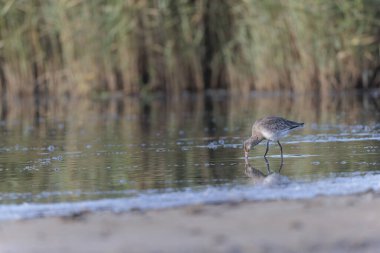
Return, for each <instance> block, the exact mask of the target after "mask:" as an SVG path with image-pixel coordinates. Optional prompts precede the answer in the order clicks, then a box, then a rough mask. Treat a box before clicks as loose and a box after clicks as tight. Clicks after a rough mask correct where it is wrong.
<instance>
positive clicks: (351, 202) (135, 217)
mask: <svg viewBox="0 0 380 253" xmlns="http://www.w3.org/2000/svg"><path fill="white" fill-rule="evenodd" d="M0 252H1V253H16V252H17V253H20V252H36V253H37V252H38V253H43V252H49V253H51V252H64V253H69V252H91V253H95V252H152V253H153V252H157V253H158V252H231V253H238V252H268V253H269V252H380V195H379V194H378V193H373V192H368V193H365V194H360V195H355V196H341V197H318V198H315V199H311V200H297V201H266V202H242V203H223V204H220V205H198V206H188V207H182V208H173V209H165V210H152V211H147V212H141V211H138V210H137V211H133V212H127V213H122V214H113V213H84V214H77V215H74V216H71V217H63V218H62V217H58V218H57V217H56V218H39V219H32V220H23V221H5V222H1V223H0Z"/></svg>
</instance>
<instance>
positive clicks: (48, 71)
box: [0, 0, 380, 96]
mask: <svg viewBox="0 0 380 253" xmlns="http://www.w3.org/2000/svg"><path fill="white" fill-rule="evenodd" d="M379 13H380V5H379V4H377V1H373V0H356V1H328V0H317V1H315V0H306V1H298V0H282V1H274V0H269V1H258V0H238V1H228V0H222V1H212V0H198V1H191V0H161V1H148V0H142V1H137V0H135V1H133V0H130V1H123V0H112V1H101V0H96V1H95V0H94V1H83V0H61V1H50V0H47V1H42V0H29V1H20V0H0V88H1V92H2V93H5V92H7V93H9V94H13V95H23V94H34V95H43V94H47V95H57V96H61V95H75V96H81V95H85V96H88V95H99V94H102V93H104V92H114V91H121V92H124V93H127V94H136V93H146V92H153V91H157V90H160V91H163V92H167V93H174V94H177V93H180V92H182V91H185V90H190V91H202V90H205V89H227V90H230V91H232V92H238V93H246V92H249V91H250V90H253V89H256V90H270V91H273V90H279V89H281V90H293V91H296V92H304V91H310V90H317V91H326V90H330V89H347V88H355V87H364V88H370V87H379V84H380V80H379V79H380V73H379V72H380V60H379V59H380V57H379V49H380V48H379V37H380V36H379V34H380V32H379V31H380V30H379V23H380V14H379Z"/></svg>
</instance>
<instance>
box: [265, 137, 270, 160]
mask: <svg viewBox="0 0 380 253" xmlns="http://www.w3.org/2000/svg"><path fill="white" fill-rule="evenodd" d="M268 150H269V140H268V142H267V150H265V154H264V157H267V154H268Z"/></svg>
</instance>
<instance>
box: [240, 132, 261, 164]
mask: <svg viewBox="0 0 380 253" xmlns="http://www.w3.org/2000/svg"><path fill="white" fill-rule="evenodd" d="M262 140H263V138H262V137H259V136H256V135H253V136H251V137H250V138H248V139H247V140H245V141H244V143H243V148H244V157H245V159H246V160H247V159H248V152H249V151H250V150H251V149H253V147H254V146H256V145H257V144H259V143H260V142H261V141H262Z"/></svg>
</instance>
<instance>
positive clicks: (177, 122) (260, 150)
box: [0, 91, 380, 219]
mask: <svg viewBox="0 0 380 253" xmlns="http://www.w3.org/2000/svg"><path fill="white" fill-rule="evenodd" d="M379 97H380V93H379V92H378V91H372V92H368V93H343V94H335V95H329V96H324V97H319V96H313V95H309V96H294V95H291V94H271V93H262V94H252V96H247V97H237V96H228V95H226V94H210V95H207V96H195V95H184V96H183V97H180V98H170V99H169V98H166V99H165V98H162V97H151V98H144V99H139V98H111V99H106V100H100V101H91V100H84V99H82V100H69V101H56V100H48V101H43V103H40V104H39V105H38V106H36V105H35V104H34V101H33V100H25V99H23V100H14V101H13V100H12V101H6V102H4V101H3V103H2V104H1V105H0V106H1V107H0V109H1V110H0V111H1V116H0V140H1V142H0V219H15V218H27V217H37V216H46V215H47V216H49V215H68V214H71V213H74V212H80V211H83V210H94V211H96V210H112V211H125V210H131V209H136V208H139V209H146V208H148V209H149V208H162V207H172V206H179V205H186V204H192V203H209V202H220V201H226V200H233V201H238V200H242V199H249V200H266V199H294V198H311V197H314V196H317V195H321V194H324V195H336V194H349V193H356V192H363V191H367V190H370V189H372V190H378V189H379V188H380V183H379V182H380V108H379V107H380V103H379V102H378V101H379ZM265 115H281V116H283V117H285V118H288V119H291V120H295V121H300V122H305V127H304V129H302V130H297V131H295V132H293V133H292V134H291V135H289V136H288V137H287V138H285V139H284V140H283V141H282V144H283V148H284V161H285V163H284V165H283V167H282V168H281V170H280V155H279V154H280V153H279V152H280V150H279V148H278V146H277V145H275V144H272V145H271V146H270V150H269V155H268V162H269V165H267V163H266V161H265V160H264V159H263V157H262V155H263V154H264V152H265V147H266V143H265V142H262V143H261V144H260V145H258V146H257V147H256V148H255V149H254V150H252V151H251V152H250V159H249V165H248V166H246V165H245V162H244V158H243V151H242V145H241V143H242V142H243V141H244V140H245V139H246V138H247V137H248V136H249V134H250V128H251V125H252V123H253V121H254V119H256V118H259V117H262V116H265Z"/></svg>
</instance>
